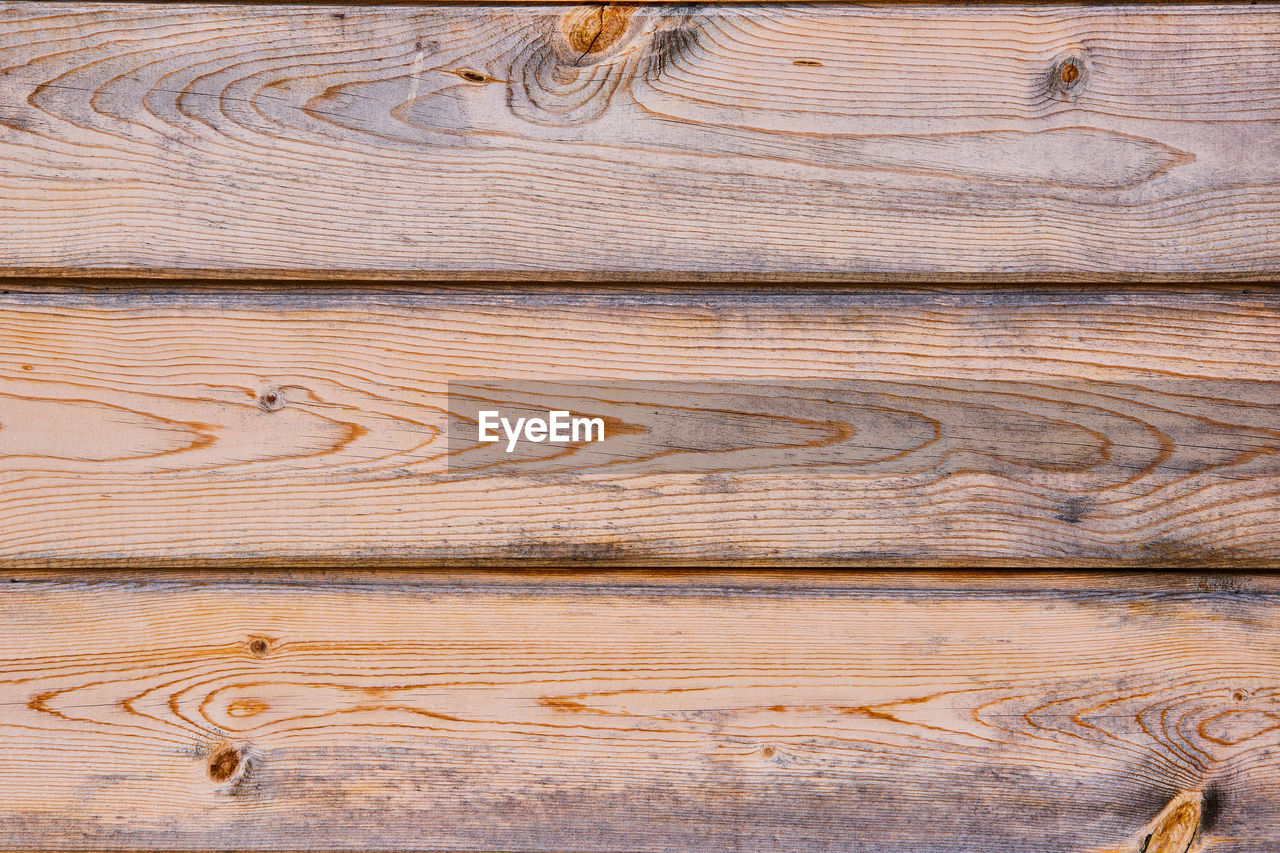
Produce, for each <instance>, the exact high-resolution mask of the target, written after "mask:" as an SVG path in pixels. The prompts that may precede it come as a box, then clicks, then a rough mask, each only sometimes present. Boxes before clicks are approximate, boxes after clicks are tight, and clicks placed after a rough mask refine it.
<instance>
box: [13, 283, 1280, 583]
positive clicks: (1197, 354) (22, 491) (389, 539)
mask: <svg viewBox="0 0 1280 853" xmlns="http://www.w3.org/2000/svg"><path fill="white" fill-rule="evenodd" d="M1277 330H1280V289H1277V288H1274V287H1261V286H1255V285H1250V286H1247V287H1246V286H1242V285H1230V286H1222V287H1216V288H1206V287H1199V288H1172V287H1168V286H1155V285H1147V286H1124V287H1112V288H1105V289H1102V288H1092V287H1077V288H1068V287H1044V288H1016V289H1015V288H1007V287H1002V286H999V285H995V286H991V287H984V288H955V289H953V290H952V289H945V288H937V287H932V288H919V289H912V288H901V287H898V288H893V287H874V286H870V285H858V286H851V287H846V288H831V287H824V288H821V289H816V288H815V289H771V288H758V287H756V288H748V287H743V286H736V285H726V286H716V287H702V288H683V287H671V288H655V287H652V286H645V287H627V288H611V287H580V288H551V287H542V288H532V289H531V288H524V287H520V286H509V287H502V286H493V285H490V286H484V285H475V286H460V285H455V286H436V287H422V286H414V287H410V286H390V285H383V286H373V285H365V286H362V287H346V288H337V287H334V288H332V289H330V288H326V287H325V286H318V287H315V286H313V287H297V288H294V287H288V286H281V285H280V284H268V285H263V286H261V287H246V286H243V285H240V286H235V287H226V288H222V287H219V286H216V285H211V286H208V287H203V288H193V287H191V286H189V285H187V286H182V287H177V288H172V289H171V288H168V287H156V288H136V287H135V288H130V287H127V286H125V285H122V284H120V283H116V282H107V283H104V284H103V285H102V287H101V288H100V289H99V288H94V289H78V288H53V289H50V288H49V286H48V284H47V283H44V284H38V285H23V286H17V285H13V286H11V287H10V289H9V291H8V292H7V293H0V564H5V565H10V566H12V565H34V566H42V565H50V564H59V565H73V566H80V567H83V566H90V565H99V564H102V563H103V562H104V561H107V562H111V563H113V564H127V565H139V566H144V565H145V566H157V565H177V566H190V565H193V564H201V565H211V566H217V565H227V564H243V565H250V566H253V565H262V564H264V563H270V564H273V565H289V566H295V565H308V566H313V565H328V564H331V563H333V562H335V561H336V562H340V563H342V564H344V565H360V564H364V563H370V562H372V563H377V564H408V565H423V564H456V563H470V564H476V563H481V564H487V565H492V564H495V563H496V564H502V563H507V562H512V561H518V562H524V563H538V564H563V563H572V564H582V563H583V562H586V561H593V562H609V563H620V564H642V565H646V564H647V565H651V564H654V563H663V564H673V563H678V564H721V563H724V562H726V561H731V562H734V563H771V564H788V565H794V564H797V563H800V564H808V563H812V562H823V563H831V564H840V565H848V564H855V565H865V564H882V565H885V564H889V565H919V564H925V565H935V564H937V563H938V562H940V561H943V562H946V563H947V564H964V565H972V564H985V565H991V564H995V565H1007V564H1010V563H1018V564H1022V565H1044V564H1050V565H1079V564H1082V563H1086V564H1090V565H1115V564H1118V563H1120V564H1128V565H1144V566H1146V565H1155V566H1165V565H1171V564H1179V565H1193V566H1206V565H1208V566H1223V565H1234V566H1250V567H1261V566H1274V565H1276V564H1277V563H1278V562H1280V500H1278V499H1277V495H1278V494H1280V421H1278V420H1277V410H1278V409H1280V406H1278V405H1277V404H1278V400H1280V331H1277ZM503 381H505V382H507V383H508V384H509V383H515V384H516V385H517V387H519V388H528V389H530V390H528V391H527V392H526V391H523V390H522V391H520V394H522V395H525V396H517V397H516V398H515V401H516V402H517V403H519V404H521V405H522V406H524V407H526V408H531V409H532V410H536V411H543V412H545V410H546V409H548V408H561V407H562V405H561V404H562V402H563V398H562V397H561V396H557V395H556V394H549V393H548V392H547V389H548V388H554V387H555V383H561V384H565V385H568V386H571V387H572V388H576V389H583V388H586V389H587V390H588V391H589V392H590V393H588V394H587V399H586V402H585V403H584V404H583V408H582V409H578V408H577V407H576V406H574V407H573V410H574V411H575V412H578V413H580V414H600V415H604V416H608V417H610V418H612V419H613V423H615V424H616V425H618V426H619V427H624V428H619V429H614V427H610V430H611V432H610V434H609V437H608V438H607V439H606V441H604V442H602V443H599V444H591V445H582V446H572V445H571V446H564V447H558V448H557V451H556V454H555V456H554V458H551V459H546V458H542V459H520V458H516V457H512V458H511V459H509V460H508V459H506V458H494V457H493V456H492V455H489V456H486V455H485V454H486V453H489V451H488V450H484V449H477V448H476V447H475V438H476V433H475V431H474V430H472V431H471V432H469V433H468V432H467V430H466V428H467V425H468V421H467V418H468V416H469V414H473V410H474V409H475V400H476V398H477V397H480V398H482V399H488V398H489V396H490V395H489V394H488V392H487V391H483V389H484V388H486V387H488V386H492V385H494V383H495V382H503ZM667 387H674V388H676V389H679V390H680V393H681V394H682V395H683V396H679V397H673V396H672V395H671V394H670V393H667V392H665V391H663V390H662V389H663V388H667ZM459 389H461V393H460V391H459ZM477 389H480V390H481V391H483V393H478V392H477ZM655 389H657V390H655ZM451 392H452V393H451ZM578 393H581V392H580V391H579V392H578ZM451 421H453V422H454V423H461V424H462V425H463V431H462V433H461V434H462V436H463V438H464V439H465V440H466V441H468V442H470V444H469V445H465V444H464V445H463V446H462V447H461V449H460V450H459V448H457V447H455V446H454V445H453V443H452V441H451V440H449V431H448V427H449V425H450V422H451ZM453 451H459V452H453Z"/></svg>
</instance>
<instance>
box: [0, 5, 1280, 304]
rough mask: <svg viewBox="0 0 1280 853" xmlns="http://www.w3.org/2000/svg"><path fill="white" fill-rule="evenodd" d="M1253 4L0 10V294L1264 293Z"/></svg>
mask: <svg viewBox="0 0 1280 853" xmlns="http://www.w3.org/2000/svg"><path fill="white" fill-rule="evenodd" d="M1277 53H1280V7H1277V6H1276V5H1274V4H1260V5H1254V4H1230V3H1222V4H1158V5H1142V4H1117V5H1106V4H1103V5H1088V4H1086V5H1076V4H1039V3H1028V4H1022V5H1019V4H999V5H989V4H982V3H978V4H947V5H937V4H919V5H909V4H907V5H893V4H871V5H866V6H864V5H842V4H834V5H810V6H805V5H799V6H733V5H727V6H716V5H710V6H698V7H688V6H681V7H675V6H661V5H659V6H645V5H642V6H638V7H627V8H620V7H608V8H606V7H603V6H581V7H566V6H556V5H549V6H503V5H500V4H499V5H478V6H457V5H440V6H431V5H427V6H402V5H394V6H367V5H355V6H346V5H330V6H308V5H298V4H288V5H284V6H279V7H276V6H271V5H253V4H239V5H230V6H217V5H209V4H169V3H158V4H156V3H152V4H111V3H104V4H98V3H93V4H90V3H42V2H24V3H4V4H2V5H0V235H2V236H3V239H0V271H4V272H8V273H11V274H12V273H30V272H35V271H39V272H41V273H42V274H50V275H86V274H104V273H107V272H110V271H117V272H122V273H125V274H147V275H181V274H187V275H195V274H200V275H209V276H225V275H232V276H246V275H248V276H267V275H275V276H290V275H301V276H309V277H317V276H335V277H342V276H347V275H351V274H353V273H354V274H360V275H365V276H388V277H408V278H415V277H420V276H431V277H442V278H449V277H455V278H468V277H475V276H477V275H485V276H490V277H495V278H497V277H509V278H549V279H564V278H570V277H575V278H588V279H620V278H629V279H642V278H649V279H663V278H670V279H681V278H683V279H687V278H691V277H702V278H709V279H733V280H743V279H746V278H765V279H793V280H795V279H847V280H857V279H877V280H903V279H904V278H930V279H957V280H959V279H968V280H973V279H991V280H1008V281H1014V282H1016V281H1025V280H1027V279H1029V278H1040V279H1050V280H1055V279H1056V280H1062V279H1068V278H1070V279H1101V280H1114V279H1118V278H1125V279H1145V280H1168V279H1197V278H1199V277H1202V276H1205V275H1214V276H1218V277H1237V278H1265V277H1267V276H1269V275H1272V274H1274V273H1275V271H1276V270H1277V269H1278V268H1280V239H1278V238H1277V235H1278V234H1280V146H1277V145H1276V144H1275V140H1276V138H1277V135H1278V134H1280V123H1278V122H1280V63H1277V62H1276V61H1275V57H1276V55H1277Z"/></svg>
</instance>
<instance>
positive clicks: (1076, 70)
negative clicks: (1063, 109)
mask: <svg viewBox="0 0 1280 853" xmlns="http://www.w3.org/2000/svg"><path fill="white" fill-rule="evenodd" d="M1084 78H1085V64H1084V59H1083V57H1081V56H1079V55H1075V54H1071V55H1068V56H1064V57H1062V58H1061V59H1059V60H1058V61H1057V62H1056V63H1054V66H1053V69H1052V70H1051V71H1050V72H1049V88H1050V90H1051V91H1053V92H1055V93H1057V94H1059V95H1066V94H1069V93H1073V92H1074V91H1075V90H1076V89H1077V88H1079V87H1080V85H1081V84H1082V83H1083V82H1084Z"/></svg>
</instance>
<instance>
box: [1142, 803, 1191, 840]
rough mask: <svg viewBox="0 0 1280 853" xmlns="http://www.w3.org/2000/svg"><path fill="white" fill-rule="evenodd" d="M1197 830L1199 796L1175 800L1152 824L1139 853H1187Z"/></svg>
mask: <svg viewBox="0 0 1280 853" xmlns="http://www.w3.org/2000/svg"><path fill="white" fill-rule="evenodd" d="M1199 829H1200V795H1199V794H1198V793H1194V794H1187V795H1185V796H1183V797H1179V798H1176V799H1174V800H1173V802H1171V803H1169V805H1167V806H1165V808H1164V811H1162V812H1160V814H1159V815H1157V816H1156V819H1155V820H1154V821H1153V822H1152V824H1151V832H1150V834H1148V835H1147V838H1146V841H1145V842H1143V845H1142V850H1141V853H1187V851H1189V850H1190V849H1191V845H1192V842H1194V841H1195V837H1196V832H1197V831H1198V830H1199Z"/></svg>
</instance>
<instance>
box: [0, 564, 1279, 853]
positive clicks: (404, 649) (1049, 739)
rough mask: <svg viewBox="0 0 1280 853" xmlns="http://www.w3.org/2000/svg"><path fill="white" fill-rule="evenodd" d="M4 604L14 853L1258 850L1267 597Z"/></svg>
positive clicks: (1182, 591)
mask: <svg viewBox="0 0 1280 853" xmlns="http://www.w3.org/2000/svg"><path fill="white" fill-rule="evenodd" d="M4 580H5V581H7V582H6V583H4V584H3V586H0V623H3V624H4V626H5V630H4V631H0V661H3V662H2V663H0V709H3V711H2V712H0V755H3V756H4V761H3V762H0V803H3V805H2V806H0V810H2V811H3V818H4V819H3V820H2V821H0V843H3V844H5V845H9V846H14V847H31V846H35V847H42V848H48V847H61V848H99V849H101V848H103V847H125V848H132V847H137V846H142V847H162V848H166V849H173V848H181V849H228V848H237V849H263V848H272V849H344V848H363V849H369V848H372V849H415V850H442V849H450V850H574V851H594V850H654V851H659V850H672V851H683V850H699V851H701V850H706V851H721V850H740V851H749V850H760V851H773V850H797V851H798V850H806V851H807V850H830V851H835V850H841V851H869V852H870V851H874V853H880V852H881V851H884V853H891V852H892V853H897V851H902V850H937V851H944V850H945V851H965V853H979V852H980V853H1005V851H1009V850H1017V851H1023V853H1103V851H1107V852H1108V853H1112V852H1114V853H1139V851H1143V850H1145V851H1148V853H1151V851H1163V853H1184V851H1186V850H1188V849H1192V850H1212V851H1233V853H1244V851H1252V852H1253V853H1266V851H1274V850H1276V849H1277V848H1278V847H1280V810H1277V809H1276V808H1275V805H1276V802H1277V797H1280V752H1277V749H1276V738H1275V734H1276V720H1277V711H1278V709H1280V704H1278V701H1277V696H1278V695H1280V693H1278V691H1277V687H1276V685H1277V683H1278V679H1280V634H1277V631H1276V626H1277V624H1280V610H1278V607H1280V598H1277V596H1278V595H1280V588H1278V587H1277V581H1276V580H1274V579H1272V578H1270V577H1254V578H1250V577H1242V576H1203V575H1202V576H1187V575H1181V576H1171V577H1162V576H1146V575H1141V576H1101V577H1094V576H1085V575H1074V574H1073V575H1035V576H1020V575H1005V574H996V575H990V576H982V575H977V576H975V575H960V576H939V575H929V574H924V573H921V574H919V575H901V574H898V575H892V574H891V575H872V574H866V575H863V574H855V575H849V574H825V573H818V574H806V573H784V574H780V575H779V574H773V575H761V574H756V573H737V574H734V573H728V574H700V573H695V574H689V573H683V574H676V575H655V574H651V573H644V572H633V573H623V574H614V575H600V574H592V573H576V574H563V575H533V574H530V575H509V574H500V573H487V574H479V575H456V574H454V575H431V574H426V575H424V574H412V575H400V574H395V573H390V574H377V573H374V574H363V575H353V574H344V575H333V574H331V575H314V574H304V575H293V576H289V575H268V576H261V575H260V576H245V575H233V574H232V575H228V574H213V575H206V576H204V577H201V578H193V577H191V576H190V575H182V574H180V575H165V574H161V575H154V574H153V575H148V574H119V573H99V574H66V573H54V574H49V573H43V574H42V573H10V574H9V575H8V576H7V577H5V578H4Z"/></svg>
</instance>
